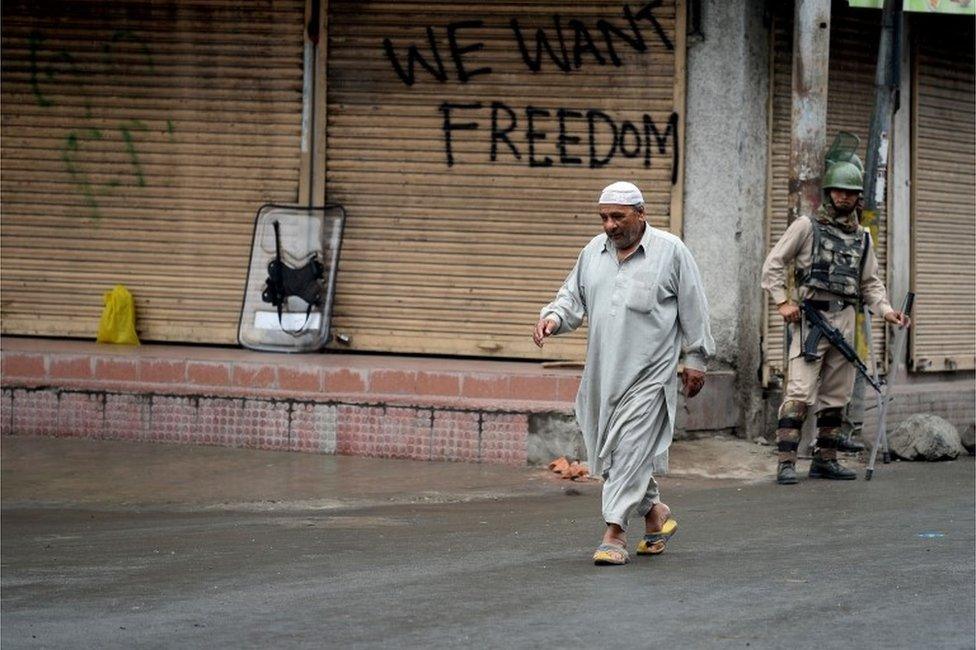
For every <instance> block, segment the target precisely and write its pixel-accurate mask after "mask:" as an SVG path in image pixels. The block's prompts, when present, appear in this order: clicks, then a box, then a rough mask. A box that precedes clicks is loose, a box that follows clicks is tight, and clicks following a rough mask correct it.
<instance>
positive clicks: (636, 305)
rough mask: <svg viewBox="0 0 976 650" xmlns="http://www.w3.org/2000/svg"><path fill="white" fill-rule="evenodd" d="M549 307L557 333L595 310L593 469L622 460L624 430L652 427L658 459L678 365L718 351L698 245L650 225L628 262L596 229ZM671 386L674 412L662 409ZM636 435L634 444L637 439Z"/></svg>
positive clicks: (591, 345) (586, 392)
mask: <svg viewBox="0 0 976 650" xmlns="http://www.w3.org/2000/svg"><path fill="white" fill-rule="evenodd" d="M541 313H542V316H543V317H547V318H553V319H554V320H556V321H557V322H558V328H557V329H556V331H555V333H556V334H562V333H565V332H570V331H572V330H575V329H576V328H577V327H579V326H580V325H581V324H582V322H583V317H584V316H586V317H587V320H588V323H589V339H588V343H587V351H586V369H585V371H584V373H583V379H582V382H581V383H580V389H579V393H578V395H577V397H576V417H577V420H578V421H579V425H580V428H581V429H582V431H583V438H584V442H585V444H586V452H587V456H588V461H589V466H590V471H591V472H592V473H593V474H595V475H601V474H604V473H605V472H606V471H607V470H608V469H609V468H610V467H611V465H612V464H613V453H614V451H615V450H616V448H617V445H618V442H619V441H620V439H621V436H625V437H626V438H627V439H628V440H631V439H633V436H632V435H629V433H630V432H633V431H634V430H642V431H644V432H645V433H646V435H642V436H641V437H640V438H641V440H642V441H643V444H645V445H650V446H651V447H650V448H648V449H646V450H645V451H646V452H647V454H646V456H647V457H648V458H653V457H654V456H657V455H658V454H660V453H662V452H663V451H665V450H666V449H667V448H668V446H669V445H670V444H671V439H672V436H673V433H674V418H675V408H676V403H677V396H678V380H677V366H678V361H679V356H680V353H681V352H682V349H684V354H685V356H684V363H685V365H686V366H687V367H689V368H695V369H697V370H702V371H704V370H705V369H706V364H707V359H708V357H709V356H711V355H712V354H713V353H714V351H715V342H714V341H713V340H712V335H711V332H710V329H709V322H708V303H707V301H706V298H705V292H704V289H703V288H702V283H701V276H700V275H699V273H698V267H697V265H696V264H695V260H694V258H693V257H692V256H691V252H690V251H689V250H688V248H687V247H686V246H685V245H684V243H683V242H682V241H681V240H680V239H679V238H677V237H675V236H674V235H672V234H670V233H667V232H664V231H662V230H658V229H656V228H652V227H651V226H646V227H645V229H644V234H643V236H642V237H641V241H640V244H639V246H638V248H637V250H636V251H635V252H634V253H633V254H632V255H631V256H630V257H629V258H627V259H626V260H625V261H624V262H623V263H619V262H618V261H617V251H616V249H615V248H614V246H613V243H612V242H611V241H610V239H609V238H608V237H607V236H606V235H605V234H601V235H598V236H597V237H594V238H593V239H592V240H591V241H590V243H589V244H587V245H586V247H585V248H583V250H582V252H581V253H580V256H579V259H578V260H577V262H576V266H575V267H574V268H573V270H572V272H570V274H569V277H567V278H566V282H565V283H564V284H563V286H562V288H561V289H560V290H559V292H558V294H557V295H556V299H555V300H554V301H553V302H551V303H550V304H548V305H546V307H545V308H543V309H542V312H541ZM661 393H663V395H664V400H665V403H666V409H664V411H665V413H666V415H667V417H660V413H658V411H659V410H660V409H655V408H652V407H653V406H654V405H655V404H657V403H659V399H660V397H661ZM628 444H629V443H628Z"/></svg>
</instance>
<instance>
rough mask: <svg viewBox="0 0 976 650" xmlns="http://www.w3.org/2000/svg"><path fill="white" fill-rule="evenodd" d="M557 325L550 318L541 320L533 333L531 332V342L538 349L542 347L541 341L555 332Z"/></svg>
mask: <svg viewBox="0 0 976 650" xmlns="http://www.w3.org/2000/svg"><path fill="white" fill-rule="evenodd" d="M557 326H558V323H557V322H556V321H554V320H552V319H551V318H542V319H540V320H539V322H538V323H536V325H535V331H534V332H532V340H533V341H535V344H536V345H538V346H539V347H540V348H541V347H542V341H543V340H544V339H546V338H548V337H550V336H552V333H553V332H555V331H556V327H557Z"/></svg>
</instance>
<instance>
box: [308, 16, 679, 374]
mask: <svg viewBox="0 0 976 650" xmlns="http://www.w3.org/2000/svg"><path fill="white" fill-rule="evenodd" d="M651 4H654V3H651ZM639 7H640V5H634V9H633V10H634V11H635V12H636V11H637V10H638V9H639ZM678 8H679V10H678V11H677V12H676V8H675V4H674V2H673V1H672V2H664V3H662V6H659V7H655V8H654V9H653V16H654V19H655V21H656V22H657V25H658V26H659V27H660V32H658V31H656V29H655V27H654V25H653V24H652V23H651V22H650V21H641V22H640V31H641V33H642V35H643V38H644V39H645V42H646V44H647V51H646V52H644V53H638V52H636V51H635V50H634V49H632V48H631V47H630V46H628V45H627V44H626V43H624V42H623V41H622V40H618V41H617V42H616V46H617V53H618V55H619V56H620V58H621V60H622V63H623V65H621V66H620V67H615V66H613V65H610V64H608V65H599V64H597V63H596V57H595V56H594V55H593V54H592V53H591V52H584V53H583V54H582V57H581V62H582V65H581V66H580V67H579V69H575V68H574V69H571V70H570V71H568V72H563V71H560V70H559V69H558V68H557V67H556V66H555V65H554V64H553V62H552V59H551V58H550V57H549V55H548V54H546V52H545V50H543V53H542V64H541V68H540V70H539V71H538V72H534V73H533V72H532V71H531V70H530V69H529V67H528V65H527V64H526V63H525V62H524V61H523V58H522V55H521V54H520V50H519V48H518V45H517V41H516V39H515V37H514V31H513V29H512V27H511V23H510V21H511V20H512V19H515V20H517V21H518V24H519V26H520V28H521V31H522V32H523V33H524V35H525V38H526V41H527V47H528V49H529V51H530V55H531V58H533V59H534V58H535V56H536V50H535V43H536V30H537V29H540V28H543V29H545V30H546V31H547V33H548V35H549V37H550V39H552V38H553V37H554V34H555V31H554V16H556V15H559V16H560V20H561V25H562V29H563V30H564V33H565V37H566V41H567V47H568V48H569V50H570V55H569V56H570V58H571V59H572V57H573V53H572V50H573V47H574V40H573V39H574V31H573V29H572V28H571V26H570V25H571V23H570V20H571V19H575V20H579V21H580V23H581V24H583V25H584V26H586V27H587V28H588V30H589V34H590V35H591V36H592V37H593V39H594V42H595V46H596V48H598V50H599V52H600V54H601V56H603V57H604V58H605V60H607V61H609V60H610V59H609V57H608V53H607V49H606V44H605V41H604V37H603V35H602V34H601V32H600V31H599V30H598V28H597V27H596V25H597V21H598V20H600V19H606V20H607V21H608V22H609V23H610V24H611V25H613V26H614V27H617V28H619V29H624V30H626V29H627V22H626V21H625V18H624V15H623V13H622V5H621V3H619V2H605V1H599V2H597V1H592V2H586V3H560V2H548V3H547V2H518V3H511V2H496V1H487V2H480V3H463V4H462V3H458V2H448V1H441V2H396V3H394V2H371V3H359V2H352V1H341V2H333V3H331V4H330V15H329V60H328V79H329V82H328V108H327V112H328V155H327V162H326V191H327V195H328V197H329V200H330V201H335V202H338V203H342V204H343V205H345V207H346V209H347V211H348V221H347V225H346V231H345V237H344V243H343V251H342V256H341V261H340V269H339V276H338V285H337V296H336V303H335V316H334V326H335V329H336V331H338V332H340V333H345V334H348V335H349V336H350V338H351V347H352V348H354V349H359V350H377V351H397V352H422V353H440V354H458V355H477V356H501V357H527V358H537V359H538V358H581V357H582V356H583V349H584V343H585V340H584V336H583V334H582V333H578V334H576V335H574V336H573V337H569V338H567V339H562V340H559V339H557V340H553V341H551V342H550V343H547V345H546V348H545V349H544V350H543V351H539V350H537V349H536V348H535V346H534V345H532V341H531V329H532V327H533V326H534V324H535V322H536V320H537V319H538V311H539V309H540V308H541V307H542V306H543V305H544V304H546V303H547V302H548V301H549V300H551V299H552V297H553V296H554V295H555V292H556V290H557V289H558V288H559V286H560V284H561V283H562V281H563V280H564V279H565V277H566V275H567V274H568V272H569V270H570V269H571V268H572V265H573V263H574V261H575V259H576V255H577V253H578V252H579V249H580V248H581V247H582V246H583V245H584V244H585V243H586V242H587V241H588V240H589V239H590V238H591V237H593V236H594V235H596V234H598V233H600V232H601V226H600V222H599V217H598V216H597V213H596V206H595V203H596V198H597V196H598V195H599V191H600V189H602V187H603V186H604V185H605V184H607V183H609V182H613V181H616V180H621V179H626V180H632V181H634V182H636V183H638V184H639V185H640V186H641V187H642V189H643V190H644V192H645V197H646V199H647V209H648V214H649V215H650V217H651V221H652V223H653V224H654V225H656V226H658V227H662V228H668V227H675V226H676V225H677V222H676V221H675V220H676V218H677V215H678V210H677V209H676V206H677V200H679V199H680V178H677V179H672V156H673V155H676V154H675V151H674V146H675V142H676V141H677V142H680V133H679V134H677V137H675V135H673V134H672V135H669V136H666V137H664V136H665V133H666V129H667V128H668V123H669V119H670V117H671V116H672V113H674V112H676V113H678V114H680V113H682V112H683V111H682V108H681V107H680V106H681V102H683V88H682V86H681V80H682V79H683V77H684V73H683V68H682V67H681V66H683V64H684V62H683V52H684V45H683V34H684V29H683V27H680V26H679V27H676V20H678V21H680V20H681V18H682V17H683V11H684V9H683V6H682V5H681V4H679V6H678ZM459 21H480V22H481V24H480V25H478V26H470V25H469V26H465V27H463V28H460V29H459V30H458V32H457V38H458V42H459V47H462V48H463V47H467V46H471V47H474V46H475V45H476V44H477V43H481V44H483V47H481V48H480V49H473V50H471V51H470V53H465V54H463V61H464V64H465V66H466V69H467V72H469V73H470V72H472V71H474V70H476V69H478V68H482V67H490V68H491V72H490V73H488V74H480V75H476V76H472V77H471V78H469V79H468V81H467V82H466V83H462V82H460V81H459V79H458V73H457V70H456V68H455V64H454V59H453V57H452V54H451V50H450V45H449V42H448V37H447V35H446V34H447V25H448V24H450V23H456V22H459ZM428 26H430V27H431V28H432V29H431V32H430V34H431V38H433V39H434V40H435V42H436V43H437V44H438V49H439V54H440V58H441V60H442V62H443V64H444V68H445V76H446V79H445V80H444V81H443V82H439V81H437V80H436V79H435V78H434V77H433V76H432V75H431V74H429V73H428V72H427V71H426V70H425V69H424V68H423V67H421V66H420V65H419V64H418V65H416V66H415V68H414V74H415V78H414V80H413V81H414V83H413V84H412V85H408V84H407V83H405V82H404V81H402V80H401V78H400V77H399V76H398V74H397V73H396V71H395V70H394V67H393V64H392V62H391V59H390V58H389V55H388V54H387V52H386V50H385V49H384V39H387V38H388V39H390V43H391V45H392V47H393V48H394V52H395V55H396V56H397V57H398V58H397V60H398V61H399V62H400V64H401V65H402V67H403V68H404V69H406V67H407V61H406V53H407V48H408V46H409V45H411V44H415V45H417V47H418V48H419V51H420V52H421V53H422V54H423V55H424V57H425V59H426V61H427V62H428V64H429V65H431V66H432V67H435V68H436V61H435V59H434V58H433V57H432V55H431V53H430V43H429V40H428V32H427V29H426V28H427V27H428ZM581 38H582V37H581ZM663 39H667V41H668V42H669V43H670V44H671V46H672V47H671V48H669V47H667V46H666V45H665V44H664V40H663ZM584 42H585V41H584ZM555 49H556V51H557V53H558V52H559V46H558V44H556V45H555ZM676 71H677V74H676ZM444 102H449V103H451V104H472V103H476V102H478V103H480V104H481V108H480V109H470V108H468V109H465V108H459V109H456V110H454V111H452V112H451V116H450V119H451V120H452V123H470V122H476V123H477V128H476V129H475V130H453V131H451V136H452V150H453V156H454V164H453V165H448V162H447V155H446V147H445V131H444V125H445V114H444V112H443V111H442V110H441V106H442V105H443V103H444ZM493 102H500V103H502V104H504V105H505V107H507V108H508V110H510V111H511V113H509V112H508V111H507V110H505V109H504V108H497V109H496V110H497V112H496V124H498V125H499V130H504V129H505V128H507V127H508V126H509V125H510V124H511V120H512V118H513V117H514V118H515V119H516V120H517V127H515V128H514V129H512V130H511V132H510V139H511V141H512V143H513V144H514V146H515V147H516V148H517V149H518V150H519V154H520V155H521V160H516V159H515V157H514V154H513V152H512V151H511V149H510V148H509V146H508V145H507V144H506V143H505V142H502V141H496V144H497V151H496V156H497V159H496V160H495V161H494V162H492V161H491V159H490V158H491V153H490V149H491V142H490V129H491V112H492V108H491V107H492V104H493ZM528 107H534V108H536V109H538V110H542V111H548V115H544V114H535V115H534V116H533V120H534V121H533V125H534V129H535V130H537V131H539V132H542V133H544V139H538V140H536V141H535V147H536V152H535V158H536V159H537V160H539V161H544V160H545V158H546V157H549V158H550V159H553V164H552V166H549V167H539V166H535V167H533V166H530V165H529V164H528V163H529V151H528V145H527V142H526V140H527V136H526V131H527V119H528V118H527V112H526V109H527V108H528ZM560 108H564V109H569V110H574V111H577V112H579V113H581V114H582V113H585V112H586V111H587V110H589V109H598V110H600V111H603V112H604V113H605V114H606V115H608V116H610V118H611V119H612V120H614V122H615V124H617V126H618V128H620V129H623V128H625V127H623V126H622V124H623V122H624V120H630V121H632V122H634V123H635V124H642V120H643V117H642V116H643V115H644V114H645V113H646V114H648V115H649V116H650V118H651V119H652V121H653V123H654V125H655V126H656V128H658V129H659V132H660V134H661V136H662V137H663V139H664V143H665V144H664V150H663V151H661V150H659V149H658V146H657V142H656V141H655V142H652V145H651V150H650V166H649V167H645V165H644V157H643V150H642V151H641V154H640V155H638V156H637V157H635V158H626V157H624V156H622V155H620V154H619V153H618V154H617V156H616V157H615V158H613V160H612V161H611V162H610V163H609V164H607V165H606V166H605V167H601V168H595V169H591V168H589V159H588V147H589V144H588V141H587V138H588V132H589V130H588V129H589V127H588V124H586V123H585V119H584V118H583V117H572V116H568V118H567V119H566V120H564V122H565V125H566V126H565V128H566V133H567V135H568V136H571V137H580V138H582V139H581V141H580V144H578V145H570V146H569V147H568V149H567V152H568V157H569V158H572V157H581V158H582V159H583V164H580V165H571V164H561V161H560V159H559V153H558V151H557V148H556V141H557V138H558V137H559V125H558V123H557V111H558V109H560ZM675 118H677V116H675ZM594 124H596V129H595V132H596V134H597V135H596V138H595V140H596V147H597V148H598V150H601V151H602V149H603V148H604V147H607V148H609V139H608V137H605V136H604V133H605V132H606V133H609V132H610V130H609V127H604V126H602V124H601V122H600V121H595V122H594ZM628 134H629V135H628V137H629V138H631V139H630V140H628V141H627V147H628V150H629V151H633V150H634V148H635V147H636V144H635V143H636V142H637V140H636V139H634V136H633V134H631V133H630V132H629V131H628ZM638 135H639V137H640V138H643V136H644V129H643V127H641V129H640V133H639V134H638ZM676 171H678V172H680V165H679V166H678V170H676ZM676 188H677V189H676Z"/></svg>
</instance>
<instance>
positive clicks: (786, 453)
mask: <svg viewBox="0 0 976 650" xmlns="http://www.w3.org/2000/svg"><path fill="white" fill-rule="evenodd" d="M806 416H807V405H806V404H804V403H803V402H797V401H794V400H788V401H785V402H783V405H782V406H781V407H780V409H779V423H778V424H777V429H776V449H777V451H778V456H779V464H778V465H777V467H776V482H777V483H779V484H780V485H796V483H797V478H796V450H797V447H799V446H800V429H802V428H803V420H804V419H806Z"/></svg>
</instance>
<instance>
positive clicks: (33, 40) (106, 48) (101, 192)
mask: <svg viewBox="0 0 976 650" xmlns="http://www.w3.org/2000/svg"><path fill="white" fill-rule="evenodd" d="M48 42H49V41H48V40H47V37H46V36H45V35H44V34H43V33H41V32H40V31H38V30H34V31H32V32H31V34H30V37H29V48H30V54H29V57H30V58H29V62H30V87H31V92H32V94H33V97H34V101H35V102H36V103H37V105H38V106H40V107H42V108H45V109H47V108H51V107H53V106H55V101H54V100H53V99H52V98H51V97H50V96H49V95H48V94H46V93H45V91H44V84H54V83H63V82H64V80H63V79H61V78H59V77H63V76H65V75H68V77H69V79H70V82H71V83H73V84H76V85H80V84H84V83H86V82H87V83H93V82H94V81H95V80H97V78H98V77H99V76H109V77H112V76H115V75H124V74H126V73H127V72H129V71H130V70H131V67H132V66H133V65H136V64H134V63H132V58H131V53H132V52H133V51H135V52H136V53H137V54H136V56H137V58H141V59H143V60H144V63H142V64H141V65H143V66H145V67H148V69H149V71H150V72H155V69H156V68H155V62H154V60H153V53H152V50H151V49H150V47H149V45H148V43H146V42H145V41H144V40H142V39H141V38H140V37H139V36H138V35H137V34H135V33H134V32H132V31H131V30H128V29H117V30H115V31H114V32H113V33H112V35H111V37H109V38H107V39H105V41H104V42H103V45H102V47H101V68H102V71H101V72H91V71H86V72H85V74H84V75H82V74H79V72H80V71H79V69H78V67H77V66H76V65H75V58H74V57H73V56H72V55H71V53H70V52H68V51H67V50H65V49H63V48H62V49H60V50H58V49H55V48H52V47H48V46H47V43H48ZM123 50H128V51H129V52H130V58H129V59H125V58H124V57H123V54H124V52H123ZM78 94H79V95H83V93H82V92H81V91H79V93H78ZM83 109H84V110H83V114H82V115H81V116H80V117H81V119H82V120H83V121H84V122H87V123H88V125H85V124H84V123H83V124H82V125H79V127H78V128H75V129H73V130H71V132H70V133H69V134H68V135H67V136H66V137H65V140H64V143H63V145H62V147H61V161H62V163H63V164H64V169H65V171H67V173H68V176H69V177H70V179H71V183H72V184H73V185H74V187H75V189H76V190H77V191H78V193H79V194H81V196H82V198H83V202H84V205H85V207H86V208H87V212H88V214H87V217H88V218H91V219H94V220H98V219H100V217H101V212H100V207H99V198H100V197H102V196H106V195H109V194H111V193H112V192H113V191H114V190H115V189H116V188H119V187H122V186H123V185H124V184H125V183H124V181H125V178H126V177H128V176H129V174H131V177H134V178H135V181H136V183H135V184H136V186H138V187H147V186H148V185H149V181H148V178H147V176H146V171H145V169H144V168H143V165H142V161H141V157H140V154H139V150H138V141H137V136H138V134H139V133H144V132H147V131H149V127H148V126H147V125H146V124H145V123H144V122H142V121H140V120H138V119H134V118H133V119H123V120H121V121H119V122H118V123H117V126H116V127H115V128H114V129H113V131H114V132H117V133H118V134H119V136H120V137H121V141H122V142H121V145H122V148H123V150H124V151H125V154H126V156H127V158H128V161H129V165H130V166H131V172H129V173H126V172H124V171H122V172H120V173H119V175H117V176H116V177H113V178H110V179H108V180H107V181H104V182H102V183H97V184H96V183H93V182H92V180H91V177H90V175H89V173H88V172H87V170H86V166H87V165H93V164H95V163H90V162H89V163H86V162H85V161H84V160H82V158H81V155H80V154H81V150H82V149H83V148H84V143H85V142H88V141H98V140H104V138H105V136H104V133H103V132H102V131H101V130H100V129H98V128H95V127H94V126H93V125H92V124H91V122H92V121H93V120H94V119H95V118H96V116H95V111H96V110H97V108H93V106H92V100H91V98H90V97H87V96H86V97H85V99H84V103H83ZM175 132H176V126H175V124H174V123H173V121H172V120H166V133H167V135H168V137H169V140H170V142H175V137H174V134H175Z"/></svg>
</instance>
